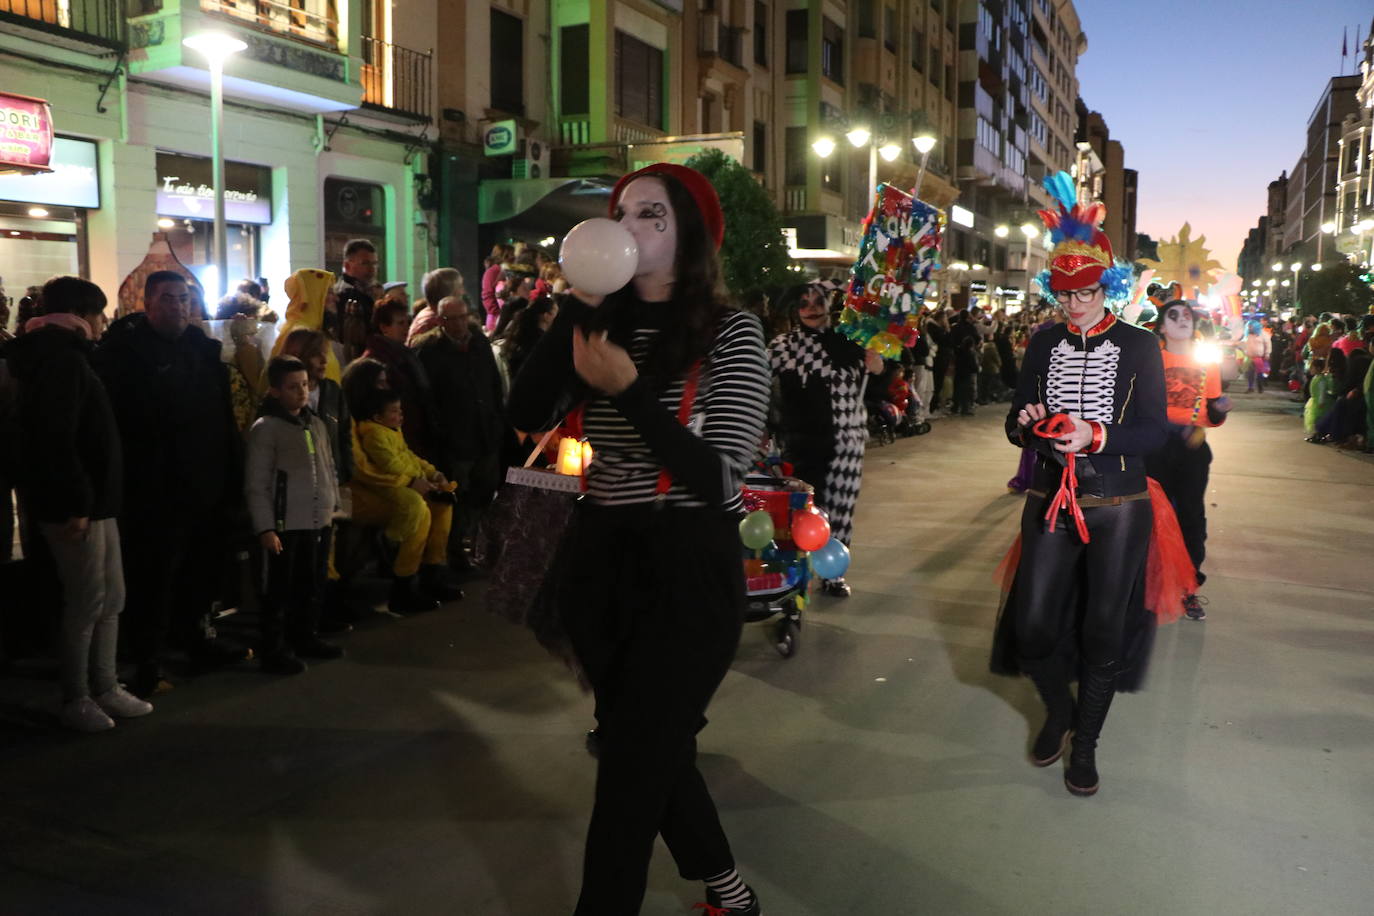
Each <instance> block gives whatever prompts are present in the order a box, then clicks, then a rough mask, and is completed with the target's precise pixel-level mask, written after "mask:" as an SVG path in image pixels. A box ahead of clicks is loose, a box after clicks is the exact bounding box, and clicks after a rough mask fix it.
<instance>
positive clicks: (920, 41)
mask: <svg viewBox="0 0 1374 916" xmlns="http://www.w3.org/2000/svg"><path fill="white" fill-rule="evenodd" d="M911 69H913V70H915V71H916V72H917V73H924V72H925V69H926V33H925V32H922V31H921V30H920V29H912V30H911Z"/></svg>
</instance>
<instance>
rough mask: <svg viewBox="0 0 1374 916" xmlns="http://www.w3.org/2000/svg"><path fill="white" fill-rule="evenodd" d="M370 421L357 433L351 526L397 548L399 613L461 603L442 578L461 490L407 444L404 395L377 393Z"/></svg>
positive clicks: (393, 602) (394, 596)
mask: <svg viewBox="0 0 1374 916" xmlns="http://www.w3.org/2000/svg"><path fill="white" fill-rule="evenodd" d="M367 414H368V416H369V417H370V419H368V420H364V421H362V422H361V423H359V424H358V425H357V426H356V427H355V430H354V432H355V435H354V438H353V479H352V480H351V481H350V482H349V486H350V488H351V489H352V490H353V521H354V522H355V523H358V524H362V525H377V526H379V527H381V528H383V529H384V530H385V533H386V537H387V539H388V540H389V541H391V542H392V543H395V544H398V545H399V549H398V551H397V553H396V560H395V562H394V563H393V564H392V574H393V577H394V578H393V579H392V584H391V599H390V601H389V602H388V606H389V607H390V609H391V610H392V612H393V613H397V614H406V613H414V612H416V611H426V610H432V609H433V608H435V607H437V606H438V601H450V600H453V599H455V598H461V597H462V596H463V593H462V592H461V591H459V590H458V589H455V588H453V587H452V586H450V585H448V584H447V583H445V582H444V579H443V576H444V566H445V564H446V563H447V561H448V536H449V529H450V528H451V527H452V525H453V491H454V490H456V489H457V485H456V484H454V483H453V482H452V481H449V480H447V479H445V477H444V475H443V474H441V473H439V471H438V470H437V469H436V468H435V467H434V465H432V464H430V463H429V462H428V461H425V460H424V459H423V458H421V457H420V456H419V455H416V454H415V453H414V452H412V451H411V450H410V447H409V446H408V445H406V440H405V437H404V436H403V435H401V421H402V419H403V414H402V411H401V397H400V395H399V394H398V393H396V392H395V391H389V390H377V391H374V392H372V395H371V400H370V402H369V405H368V408H367ZM416 573H419V577H420V581H419V587H418V588H417V587H416V582H415V577H416Z"/></svg>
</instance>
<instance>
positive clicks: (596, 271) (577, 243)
mask: <svg viewBox="0 0 1374 916" xmlns="http://www.w3.org/2000/svg"><path fill="white" fill-rule="evenodd" d="M558 263H559V264H561V265H562V267H563V276H565V277H566V278H567V280H568V284H569V285H570V286H572V287H574V288H575V289H578V290H581V291H582V292H584V293H591V294H592V295H594V296H604V295H606V294H607V293H613V292H615V291H616V290H618V289H620V288H621V287H623V286H624V285H625V284H626V283H629V282H630V278H631V277H633V276H634V275H635V268H637V267H638V266H639V245H638V243H636V242H635V239H634V236H632V235H630V231H629V230H628V229H626V228H625V227H624V226H622V225H620V223H617V222H616V221H615V220H610V219H604V218H600V217H598V218H597V219H588V220H583V221H582V222H580V223H578V224H577V225H576V226H573V227H572V230H571V231H570V232H569V233H568V235H567V237H566V238H564V239H563V248H562V251H561V252H560V253H559V257H558Z"/></svg>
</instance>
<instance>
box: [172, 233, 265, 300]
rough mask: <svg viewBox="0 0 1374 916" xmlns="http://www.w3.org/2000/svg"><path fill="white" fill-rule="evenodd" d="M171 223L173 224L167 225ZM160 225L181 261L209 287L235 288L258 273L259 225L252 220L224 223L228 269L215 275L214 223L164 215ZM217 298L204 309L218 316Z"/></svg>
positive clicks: (206, 287) (209, 288)
mask: <svg viewBox="0 0 1374 916" xmlns="http://www.w3.org/2000/svg"><path fill="white" fill-rule="evenodd" d="M168 224H170V225H168ZM158 226H159V228H160V229H162V231H163V232H165V233H167V242H168V244H170V245H171V246H172V254H174V255H176V258H177V260H178V261H180V262H181V263H182V264H183V265H185V266H186V268H187V269H188V270H190V271H191V273H193V274H195V275H196V279H197V280H199V281H200V285H201V287H202V288H203V289H206V290H216V289H233V288H234V287H235V286H236V285H238V282H239V281H240V280H243V279H245V278H250V277H256V276H258V275H259V274H258V227H257V226H255V225H252V224H251V223H225V224H224V231H225V236H226V239H227V241H226V244H225V246H224V247H225V255H226V260H225V272H226V276H225V277H224V278H223V280H220V278H217V277H216V276H215V272H216V271H215V224H214V223H213V222H210V221H208V220H198V219H175V220H174V219H172V218H171V217H165V216H164V217H162V218H161V219H159V220H158ZM216 305H218V303H216V302H206V303H205V309H206V311H207V312H208V313H209V315H210V317H211V318H213V317H215V307H216Z"/></svg>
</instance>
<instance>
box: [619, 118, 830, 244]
mask: <svg viewBox="0 0 1374 916" xmlns="http://www.w3.org/2000/svg"><path fill="white" fill-rule="evenodd" d="M708 149H718V150H720V151H721V152H723V153H724V154H725V155H727V156H729V157H730V158H731V159H733V160H735V161H736V162H738V163H741V164H743V162H744V132H743V131H732V132H729V133H723V134H702V135H701V136H697V137H690V138H688V137H684V138H675V137H665V138H664V139H662V140H648V141H643V142H639V143H631V144H629V145H628V146H627V148H626V155H627V157H628V159H629V164H630V169H629V170H630V171H632V172H633V171H637V170H639V169H642V168H644V167H645V166H646V165H653V164H654V163H655V162H672V163H675V164H677V165H686V164H687V160H688V159H691V158H692V157H693V156H695V155H697V154H698V153H704V152H706V151H707V150H708ZM856 251H857V249H856Z"/></svg>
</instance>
